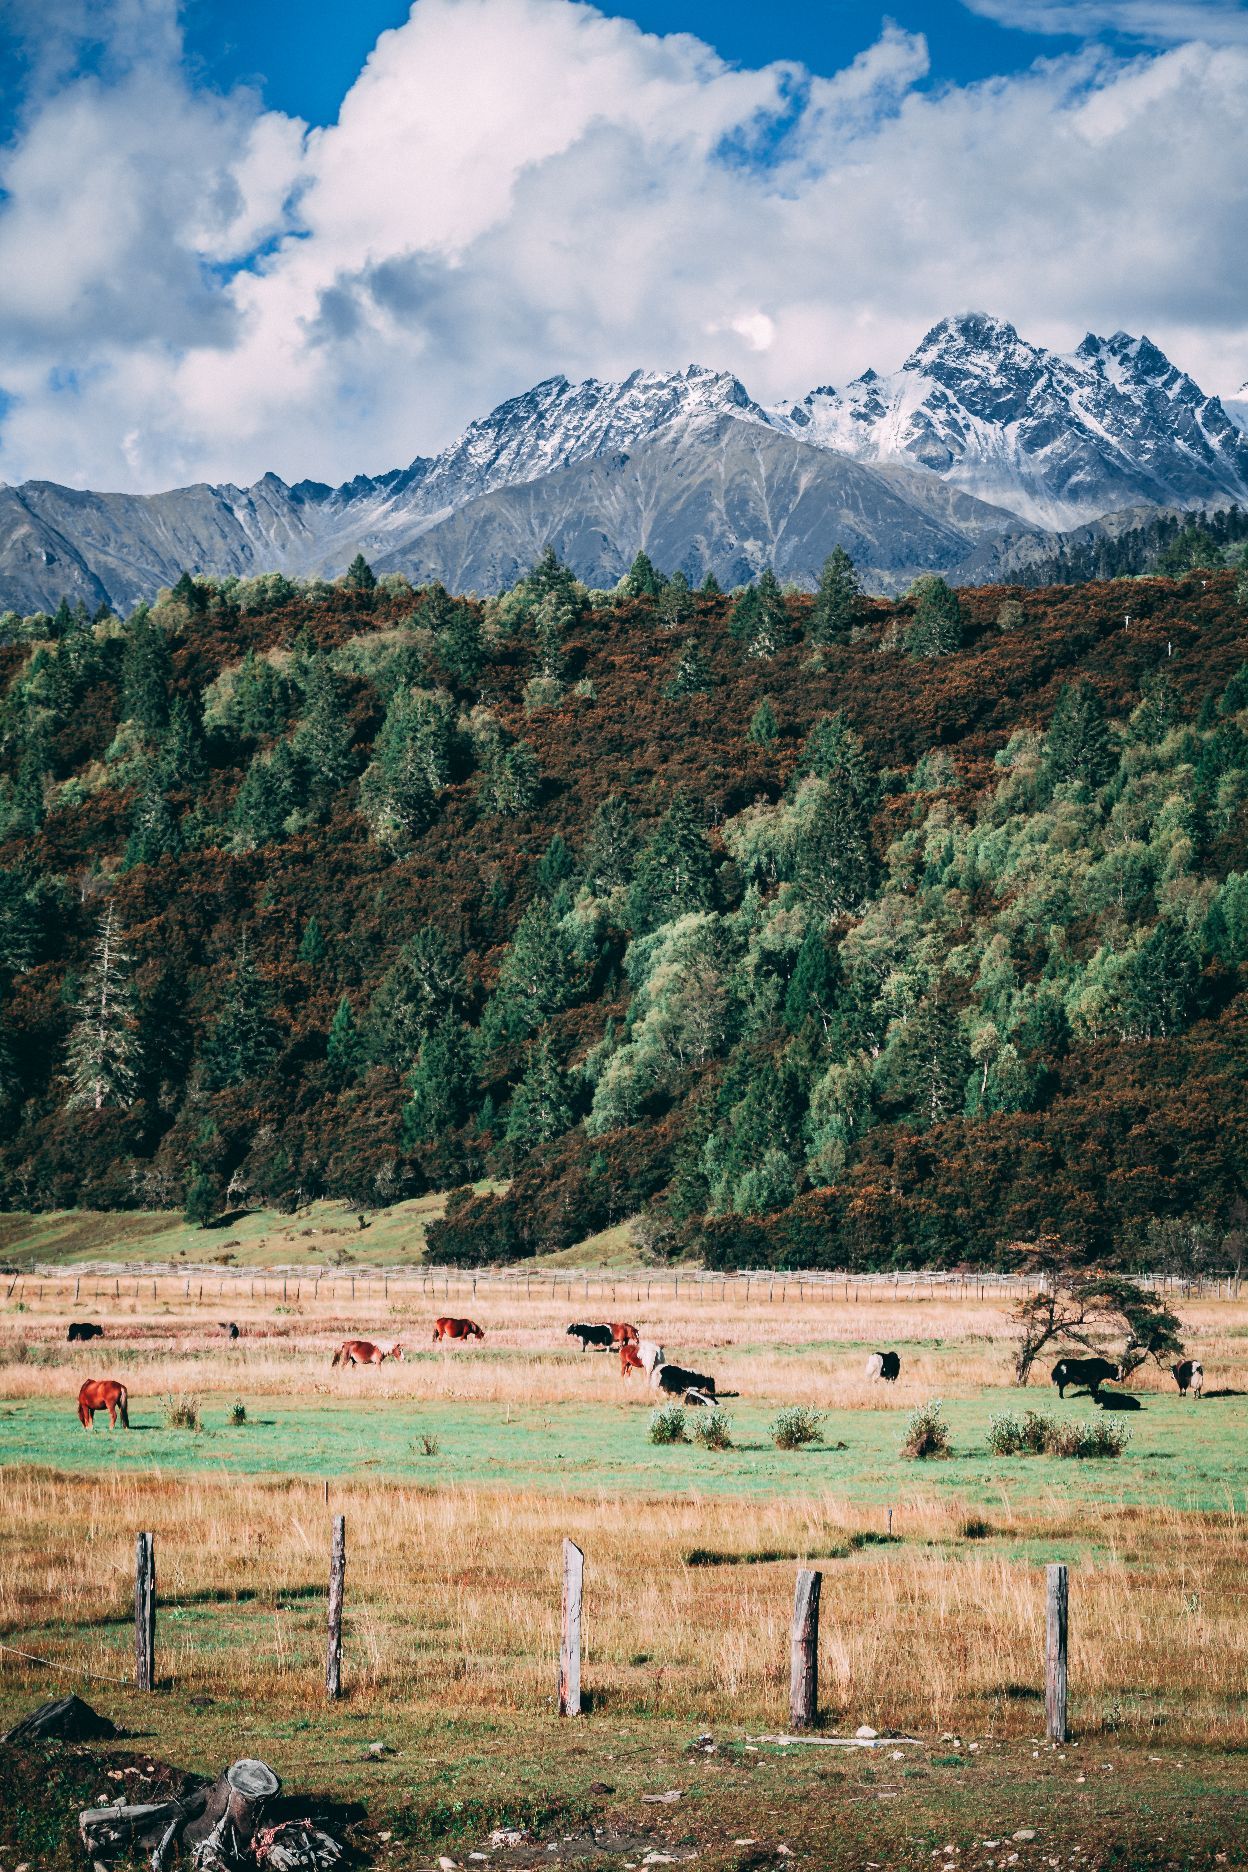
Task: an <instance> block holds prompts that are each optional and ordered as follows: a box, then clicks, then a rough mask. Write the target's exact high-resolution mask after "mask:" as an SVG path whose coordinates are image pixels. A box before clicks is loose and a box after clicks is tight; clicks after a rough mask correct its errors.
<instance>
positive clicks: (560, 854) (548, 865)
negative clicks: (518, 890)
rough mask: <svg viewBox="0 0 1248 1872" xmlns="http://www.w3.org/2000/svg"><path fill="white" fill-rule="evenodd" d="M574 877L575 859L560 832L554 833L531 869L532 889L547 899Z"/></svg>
mask: <svg viewBox="0 0 1248 1872" xmlns="http://www.w3.org/2000/svg"><path fill="white" fill-rule="evenodd" d="M575 876H576V858H575V857H574V855H573V852H572V847H571V846H570V845H569V844H568V841H567V840H566V839H565V838H564V836H563V834H562V832H556V833H555V835H554V837H553V838H552V839H551V841H550V844H549V845H548V846H547V847H546V850H545V851H544V852H543V853H542V855H541V857H540V858H539V859H538V861H537V864H536V865H535V866H534V868H533V888H534V890H535V891H536V893H537V894H538V895H539V896H541V897H545V898H547V899H549V898H551V897H553V896H555V894H556V892H557V891H558V890H559V889H560V886H561V885H564V884H567V883H570V882H571V880H572V879H573V878H574V877H575Z"/></svg>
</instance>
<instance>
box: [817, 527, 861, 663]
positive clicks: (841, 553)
mask: <svg viewBox="0 0 1248 1872" xmlns="http://www.w3.org/2000/svg"><path fill="white" fill-rule="evenodd" d="M861 604H862V588H861V586H860V585H859V583H858V574H857V572H856V571H855V570H854V562H853V560H852V559H851V558H850V556H849V554H848V553H847V552H846V551H845V548H844V547H843V546H837V547H834V549H833V550H832V552H831V553H830V554H829V555H828V557H827V558H826V559H825V560H824V562H823V570H822V572H821V573H820V574H819V589H818V591H817V592H816V593H815V602H814V604H813V606H812V607H811V613H810V640H811V642H812V643H816V644H832V643H845V642H846V641H847V640H848V638H849V634H850V632H851V631H852V630H853V628H854V625H855V624H856V623H857V621H858V613H859V609H860V607H861Z"/></svg>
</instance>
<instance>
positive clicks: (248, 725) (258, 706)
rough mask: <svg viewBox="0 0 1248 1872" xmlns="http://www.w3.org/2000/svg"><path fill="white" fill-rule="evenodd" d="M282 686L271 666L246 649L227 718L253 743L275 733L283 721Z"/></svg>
mask: <svg viewBox="0 0 1248 1872" xmlns="http://www.w3.org/2000/svg"><path fill="white" fill-rule="evenodd" d="M288 707H289V698H288V696H287V692H286V685H285V683H284V682H283V680H282V678H281V677H280V676H279V675H278V673H277V671H276V670H275V669H274V667H273V665H272V664H271V663H269V662H266V661H265V660H264V659H263V658H261V657H258V656H257V655H256V653H255V651H254V650H249V651H248V652H247V654H246V656H245V657H244V658H243V660H242V663H241V665H240V666H239V671H238V675H237V677H236V678H235V681H234V693H233V695H232V697H231V698H230V719H231V721H232V722H233V724H234V726H235V727H236V728H237V729H238V732H239V733H240V734H243V735H247V736H249V737H250V738H251V739H253V740H257V741H259V740H263V739H265V738H267V737H268V736H269V735H275V734H277V733H278V732H279V731H280V730H281V728H282V727H283V725H284V724H285V721H286V716H287V713H288Z"/></svg>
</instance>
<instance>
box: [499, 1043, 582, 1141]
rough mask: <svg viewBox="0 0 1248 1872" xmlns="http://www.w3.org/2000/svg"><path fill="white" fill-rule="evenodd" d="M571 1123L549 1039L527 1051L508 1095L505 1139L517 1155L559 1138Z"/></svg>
mask: <svg viewBox="0 0 1248 1872" xmlns="http://www.w3.org/2000/svg"><path fill="white" fill-rule="evenodd" d="M571 1123H572V1101H571V1099H570V1098H569V1096H568V1092H567V1087H566V1086H565V1084H564V1079H563V1074H562V1073H561V1072H560V1071H559V1068H558V1066H557V1064H556V1063H555V1059H554V1056H553V1055H552V1053H551V1050H550V1042H549V1040H547V1039H545V1038H543V1039H541V1040H539V1041H538V1042H537V1044H536V1045H535V1046H533V1047H531V1048H530V1049H529V1056H528V1060H527V1062H526V1065H525V1070H524V1077H523V1078H522V1079H521V1080H520V1083H519V1084H518V1085H517V1086H516V1088H515V1090H514V1091H513V1093H512V1095H511V1103H510V1105H509V1106H508V1108H507V1126H506V1131H505V1134H504V1135H505V1136H506V1139H507V1142H508V1144H510V1145H511V1146H512V1148H513V1149H514V1150H516V1151H518V1152H521V1153H524V1152H527V1151H531V1150H535V1149H536V1148H537V1146H538V1145H540V1144H549V1143H550V1142H551V1141H552V1139H554V1138H557V1137H562V1136H563V1133H564V1132H565V1131H566V1130H567V1129H568V1127H569V1125H570V1124H571Z"/></svg>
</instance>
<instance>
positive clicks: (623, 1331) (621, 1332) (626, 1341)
mask: <svg viewBox="0 0 1248 1872" xmlns="http://www.w3.org/2000/svg"><path fill="white" fill-rule="evenodd" d="M638 1337H639V1334H638V1332H637V1328H636V1327H635V1326H626V1325H624V1324H622V1323H620V1322H617V1321H615V1320H612V1322H611V1343H612V1345H636V1343H637V1340H638Z"/></svg>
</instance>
